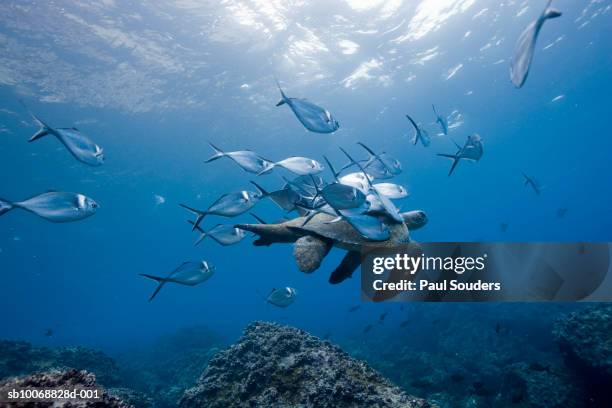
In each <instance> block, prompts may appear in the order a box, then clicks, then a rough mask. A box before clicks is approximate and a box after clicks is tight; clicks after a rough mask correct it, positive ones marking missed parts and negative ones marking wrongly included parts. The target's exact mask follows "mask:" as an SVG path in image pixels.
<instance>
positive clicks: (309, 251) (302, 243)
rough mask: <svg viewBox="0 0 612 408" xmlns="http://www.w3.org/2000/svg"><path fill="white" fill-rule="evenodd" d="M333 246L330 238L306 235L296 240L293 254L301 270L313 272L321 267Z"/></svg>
mask: <svg viewBox="0 0 612 408" xmlns="http://www.w3.org/2000/svg"><path fill="white" fill-rule="evenodd" d="M331 247H332V242H331V241H330V240H328V239H324V238H320V237H315V236H312V235H306V236H304V237H301V238H300V239H298V240H297V241H295V245H294V247H293V256H294V257H295V262H296V263H297V266H298V268H299V270H300V271H302V272H306V273H311V272H314V271H316V270H317V269H319V266H321V262H322V261H323V258H325V256H326V255H327V254H328V253H329V251H330V249H331Z"/></svg>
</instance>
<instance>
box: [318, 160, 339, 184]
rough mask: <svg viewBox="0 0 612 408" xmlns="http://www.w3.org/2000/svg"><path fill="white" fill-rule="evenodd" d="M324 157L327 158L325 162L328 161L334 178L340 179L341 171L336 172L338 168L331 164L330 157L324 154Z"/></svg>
mask: <svg viewBox="0 0 612 408" xmlns="http://www.w3.org/2000/svg"><path fill="white" fill-rule="evenodd" d="M323 159H324V160H325V163H327V165H328V166H329V170H330V171H331V172H332V175H333V176H334V179H335V180H338V175H339V174H340V173H339V172H336V169H334V166H333V165H332V164H331V162H330V161H329V159H328V158H327V157H326V156H323ZM315 185H316V183H315Z"/></svg>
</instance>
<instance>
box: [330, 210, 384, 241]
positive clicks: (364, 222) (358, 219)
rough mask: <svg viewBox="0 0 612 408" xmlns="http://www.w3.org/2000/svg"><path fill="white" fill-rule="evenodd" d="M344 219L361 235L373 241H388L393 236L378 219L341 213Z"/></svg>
mask: <svg viewBox="0 0 612 408" xmlns="http://www.w3.org/2000/svg"><path fill="white" fill-rule="evenodd" d="M340 214H341V215H342V218H343V219H344V220H346V221H347V222H348V223H349V224H351V226H352V227H353V228H355V230H356V231H357V232H359V234H361V235H362V236H363V237H364V238H366V239H369V240H371V241H386V240H388V239H389V237H390V236H391V232H390V231H389V227H388V226H387V225H386V224H385V223H384V222H383V221H381V220H380V219H378V218H377V217H372V216H369V215H365V214H351V213H349V212H345V211H340Z"/></svg>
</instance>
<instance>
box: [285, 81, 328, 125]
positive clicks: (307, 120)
mask: <svg viewBox="0 0 612 408" xmlns="http://www.w3.org/2000/svg"><path fill="white" fill-rule="evenodd" d="M276 85H277V86H278V90H279V91H280V93H281V100H280V101H279V102H278V103H277V104H276V106H282V105H284V104H287V105H288V106H289V107H290V108H291V110H292V111H293V113H294V114H295V116H296V117H297V118H298V120H299V121H300V122H301V123H302V125H304V127H305V128H306V129H308V130H310V131H311V132H316V133H333V132H335V131H336V130H338V128H340V124H339V123H338V121H337V120H336V119H335V118H334V117H333V116H332V114H331V113H329V111H328V110H327V109H323V108H322V107H320V106H317V105H315V104H314V103H312V102H309V101H307V100H306V99H297V98H289V97H287V95H285V93H284V92H283V90H282V89H281V87H280V85H279V84H278V81H277V82H276Z"/></svg>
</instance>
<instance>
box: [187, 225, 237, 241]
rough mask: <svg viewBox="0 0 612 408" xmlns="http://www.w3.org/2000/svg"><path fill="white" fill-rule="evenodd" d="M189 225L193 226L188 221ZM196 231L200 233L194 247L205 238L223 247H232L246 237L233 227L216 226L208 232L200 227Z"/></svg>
mask: <svg viewBox="0 0 612 408" xmlns="http://www.w3.org/2000/svg"><path fill="white" fill-rule="evenodd" d="M188 222H189V223H190V224H191V225H194V222H193V221H188ZM196 230H198V231H199V232H200V237H199V238H198V240H197V241H196V242H195V244H194V245H198V244H199V243H200V242H202V241H203V240H204V238H206V237H211V238H212V239H214V240H215V241H217V242H218V243H219V244H221V245H223V246H228V245H234V244H237V243H238V242H240V241H242V240H243V239H244V237H246V233H245V232H244V231H243V230H241V229H238V228H235V227H234V226H233V225H224V224H217V225H215V226H214V227H212V228H211V229H209V230H208V231H204V230H203V229H202V228H201V227H197V228H196Z"/></svg>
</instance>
